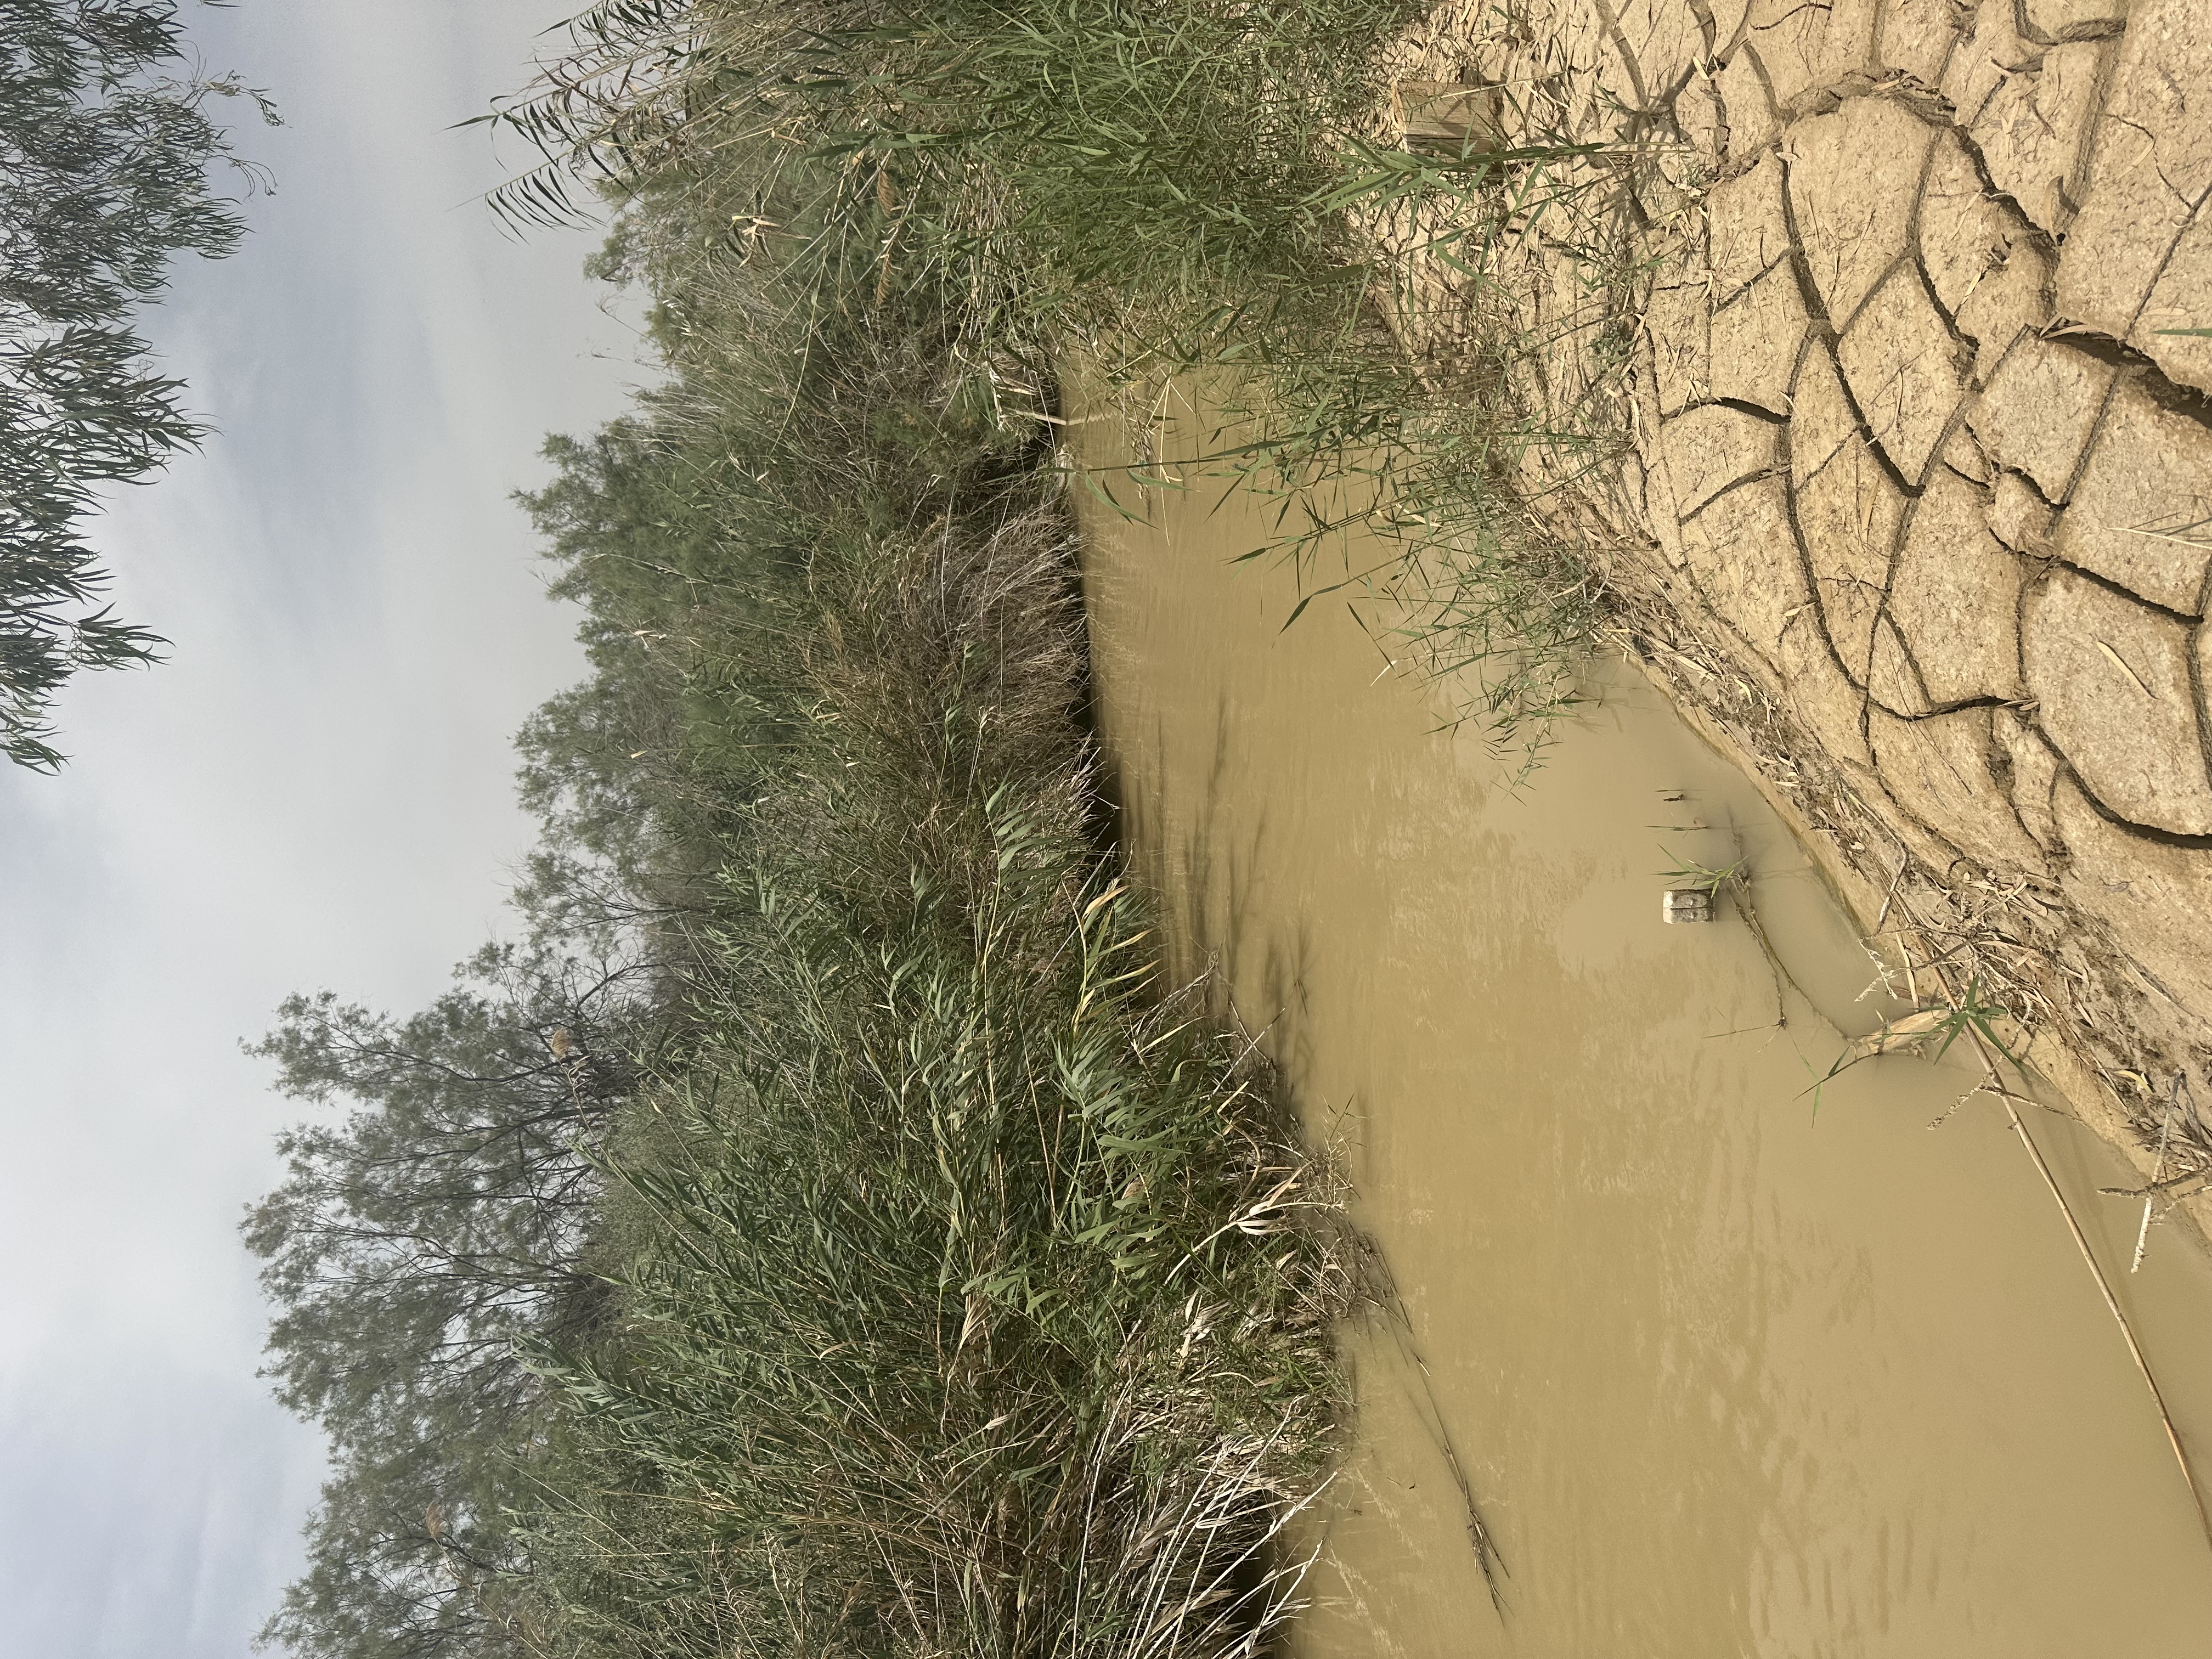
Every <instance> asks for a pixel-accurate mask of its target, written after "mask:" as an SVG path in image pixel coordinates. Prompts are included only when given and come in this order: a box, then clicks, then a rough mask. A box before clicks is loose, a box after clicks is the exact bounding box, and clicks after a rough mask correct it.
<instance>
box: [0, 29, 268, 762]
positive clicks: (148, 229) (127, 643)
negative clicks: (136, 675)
mask: <svg viewBox="0 0 2212 1659" xmlns="http://www.w3.org/2000/svg"><path fill="white" fill-rule="evenodd" d="M184 64H185V40H184V31H183V25H182V22H181V21H180V20H179V15H178V6H177V0H0V753H4V754H5V755H6V756H7V757H8V758H9V759H10V760H12V761H15V763H18V764H20V765H25V766H30V767H33V768H37V769H41V770H51V769H53V768H55V767H57V766H58V765H59V764H60V763H61V759H62V757H61V755H60V753H59V752H58V750H55V749H54V747H53V746H52V743H51V742H50V741H49V739H51V738H52V736H53V735H54V733H53V727H52V719H51V712H52V704H53V699H54V697H55V696H56V694H57V693H58V691H59V690H60V689H61V687H62V685H63V684H64V683H65V682H66V681H67V680H68V678H70V675H71V674H72V673H74V672H75V671H76V670H78V669H81V668H114V667H119V666H124V665H130V664H133V663H144V662H149V661H151V660H152V659H154V657H155V653H156V652H157V650H158V648H159V647H160V646H161V643H162V641H161V640H159V639H158V638H156V637H155V635H152V634H150V633H149V632H147V631H146V630H145V629H141V628H137V627H134V626H132V625H131V624H130V623H125V622H124V621H122V620H120V619H119V618H118V617H116V616H115V614H114V612H113V611H112V607H109V606H106V605H101V604H100V602H99V595H100V590H101V589H102V588H103V587H104V586H106V581H107V576H106V573H105V572H104V571H102V570H100V568H98V566H97V562H96V556H95V554H94V551H93V550H92V549H91V548H90V547H89V546H88V544H86V542H85V539H84V534H83V524H84V520H85V519H86V517H87V515H88V513H90V512H91V510H92V509H93V507H94V505H95V502H96V497H97V494H98V492H99V491H100V489H102V488H103V487H105V486H108V485H112V484H115V483H139V482H143V481H144V480H145V479H146V478H147V477H149V475H150V474H152V473H153V472H155V471H156V470H158V469H159V468H160V467H161V465H162V464H163V462H164V461H166V460H167V458H168V457H169V456H171V455H172V454H173V453H175V452H176V451H178V450H179V449H183V448H187V447H191V445H192V444H193V443H195V442H196V441H197V440H198V439H199V438H200V437H201V436H202V435H203V428H201V427H200V426H198V425H197V424H196V423H195V422H193V421H192V420H191V418H190V417H189V416H187V415H186V414H185V411H184V409H183V407H182V405H181V404H180V403H179V392H181V391H182V389H183V385H182V382H180V381H179V380H176V379H174V378H173V377H170V376H167V375H165V374H161V372H160V371H159V370H158V368H156V367H155V364H154V362H153V360H152V356H151V353H150V352H149V349H148V346H147V343H146V342H145V340H144V339H143V338H142V337H140V336H139V334H138V333H137V331H136V330H135V329H134V328H133V327H132V325H131V323H132V319H133V316H134V314H135V313H136V312H137V308H138V307H140V306H141V305H143V304H144V303H146V302H148V301H151V300H154V299H155V298H157V297H158V296H159V295H160V294H161V289H162V288H163V286H164V284H165V283H166V281H167V272H168V269H169V265H170V262H171V261H172V259H173V258H174V257H175V256H176V255H178V254H180V253H186V252H191V253H197V254H200V255H203V256H205V257H207V258H219V257H221V256H222V255H223V254H226V253H228V252H230V251H231V250H232V249H233V248H234V247H235V246H237V243H238V240H239V238H240V235H241V234H242V233H243V231H244V228H245V226H244V221H243V219H242V218H241V217H240V214H239V211H238V208H237V204H235V203H234V201H232V200H230V199H228V198H227V197H222V196H221V195H219V194H217V193H216V175H217V173H219V172H225V171H228V167H229V166H231V165H240V164H235V163H234V158H233V156H232V155H231V151H230V149H229V147H228V142H227V140H226V137H225V135H224V132H223V130H222V128H221V127H219V126H218V125H216V123H215V122H214V121H213V120H212V119H210V115H209V105H210V100H211V99H216V98H223V97H232V96H237V95H240V94H244V95H246V96H248V97H250V98H252V99H253V100H254V101H256V102H257V103H258V105H259V106H260V109H261V112H262V114H263V116H264V118H266V119H269V120H270V121H272V122H273V121H274V120H275V116H274V114H273V112H271V111H270V108H269V106H268V104H267V102H266V100H262V99H260V97H259V94H250V93H247V91H246V88H244V87H243V86H241V85H240V83H239V82H237V81H236V79H235V78H233V77H223V78H219V79H213V80H210V79H206V78H203V77H200V76H197V75H190V74H187V75H185V76H181V77H180V76H177V75H174V74H171V73H169V72H168V71H170V70H175V69H179V68H180V67H182V66H183V65H184Z"/></svg>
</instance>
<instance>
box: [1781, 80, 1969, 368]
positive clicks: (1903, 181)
mask: <svg viewBox="0 0 2212 1659" xmlns="http://www.w3.org/2000/svg"><path fill="white" fill-rule="evenodd" d="M1935 137H1936V133H1935V129H1934V128H1932V127H1929V126H1928V125H1926V124H1924V123H1923V122H1922V121H1921V120H1920V119H1919V118H1917V116H1915V115H1914V114H1913V113H1912V112H1911V111H1910V110H1908V109H1906V108H1905V106H1904V105H1902V104H1900V103H1899V102H1897V101H1896V100H1894V99H1890V98H1853V99H1850V100H1848V101H1846V102H1845V103H1844V106H1843V107H1842V108H1841V109H1839V110H1838V111H1836V112H1834V113H1833V114H1831V115H1815V116H1810V117H1808V118H1806V119H1804V120H1802V121H1800V122H1797V123H1796V125H1793V126H1792V127H1791V128H1790V131H1789V134H1788V136H1787V137H1785V138H1784V141H1783V146H1782V153H1783V155H1784V158H1785V159H1786V160H1787V161H1788V162H1789V164H1790V165H1789V179H1790V208H1791V211H1792V214H1793V216H1794V217H1795V220H1796V231H1797V240H1798V246H1799V247H1800V248H1801V249H1802V252H1803V255H1804V259H1805V264H1806V268H1807V270H1808V271H1809V272H1810V273H1811V276H1812V279H1813V286H1814V291H1815V292H1816V293H1817V294H1818V295H1820V301H1821V303H1822V305H1823V306H1825V307H1826V310H1827V313H1828V318H1829V320H1830V321H1831V322H1832V323H1833V324H1834V325H1836V326H1837V327H1838V328H1839V329H1840V328H1842V327H1844V326H1845V325H1847V324H1848V323H1849V322H1850V318H1851V315H1852V313H1855V312H1857V309H1858V308H1859V307H1860V305H1861V304H1863V302H1864V301H1865V299H1866V297H1867V295H1869V294H1871V293H1872V292H1873V291H1874V289H1875V284H1876V283H1879V282H1881V279H1882V277H1883V276H1886V275H1887V273H1888V271H1889V269H1890V267H1891V266H1892V265H1893V264H1896V262H1897V260H1898V258H1899V256H1900V255H1901V254H1903V253H1904V252H1905V236H1906V230H1907V228H1908V227H1909V225H1910V224H1911V217H1912V198H1913V192H1912V189H1911V185H1914V184H1917V182H1918V179H1919V177H1920V165H1921V161H1922V160H1923V157H1925V155H1927V153H1928V147H1929V144H1931V143H1934V142H1935ZM1875 156H1880V157H1881V158H1883V161H1884V165H1882V166H1881V167H1873V166H1870V165H1869V158H1871V157H1875Z"/></svg>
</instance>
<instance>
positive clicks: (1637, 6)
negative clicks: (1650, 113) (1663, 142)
mask: <svg viewBox="0 0 2212 1659" xmlns="http://www.w3.org/2000/svg"><path fill="white" fill-rule="evenodd" d="M1614 21H1615V22H1616V23H1618V25H1619V26H1620V38H1621V39H1622V40H1626V42H1627V43H1628V50H1629V52H1630V54H1631V56H1632V58H1634V60H1635V63H1636V68H1637V74H1638V78H1639V79H1640V80H1641V81H1642V82H1643V86H1644V100H1645V102H1646V105H1647V106H1656V105H1658V104H1660V103H1661V102H1662V100H1665V99H1666V98H1667V97H1668V95H1669V94H1671V93H1672V92H1673V90H1674V88H1675V87H1677V86H1679V85H1680V83H1681V82H1682V79H1683V77H1684V76H1686V75H1687V74H1688V73H1689V70H1690V67H1691V65H1692V64H1695V63H1696V62H1697V61H1698V60H1699V58H1702V57H1703V56H1704V55H1705V32H1704V31H1703V30H1702V29H1700V28H1699V26H1698V15H1697V13H1695V12H1694V11H1692V10H1691V9H1690V7H1689V3H1688V0H1626V3H1625V4H1623V5H1621V6H1620V9H1618V11H1617V12H1616V13H1615V16H1614ZM1618 49H1619V48H1618V45H1617V44H1616V46H1615V50H1616V51H1618Z"/></svg>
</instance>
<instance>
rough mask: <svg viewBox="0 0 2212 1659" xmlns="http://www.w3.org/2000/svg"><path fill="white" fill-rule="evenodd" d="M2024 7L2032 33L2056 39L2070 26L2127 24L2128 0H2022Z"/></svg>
mask: <svg viewBox="0 0 2212 1659" xmlns="http://www.w3.org/2000/svg"><path fill="white" fill-rule="evenodd" d="M2021 10H2022V12H2023V13H2024V14H2025V15H2026V16H2027V27H2028V32H2029V33H2032V34H2037V35H2040V36H2042V37H2043V38H2044V39H2045V40H2058V39H2060V38H2061V37H2063V35H2064V34H2065V33H2066V32H2067V31H2068V30H2069V29H2077V28H2081V27H2087V26H2093V25H2095V24H2099V23H2106V24H2112V25H2116V26H2117V25H2120V24H2124V23H2125V22H2126V21H2127V15H2128V0H2022V4H2021Z"/></svg>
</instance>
